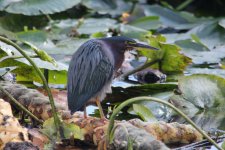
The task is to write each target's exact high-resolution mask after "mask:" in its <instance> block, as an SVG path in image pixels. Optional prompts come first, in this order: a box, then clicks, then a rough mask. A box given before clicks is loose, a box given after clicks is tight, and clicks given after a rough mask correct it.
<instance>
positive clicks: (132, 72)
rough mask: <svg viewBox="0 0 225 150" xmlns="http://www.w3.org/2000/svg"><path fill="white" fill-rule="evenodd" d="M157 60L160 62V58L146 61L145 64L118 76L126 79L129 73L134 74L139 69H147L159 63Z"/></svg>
mask: <svg viewBox="0 0 225 150" xmlns="http://www.w3.org/2000/svg"><path fill="white" fill-rule="evenodd" d="M157 62H159V60H158V59H157V60H154V61H150V62H147V63H145V64H144V65H142V66H139V67H137V68H135V69H133V70H131V71H129V72H127V73H124V74H122V75H121V76H119V77H118V78H124V79H126V78H127V77H128V76H129V75H132V74H134V73H136V72H138V71H141V70H143V69H146V68H148V67H149V66H151V65H154V64H155V63H157Z"/></svg>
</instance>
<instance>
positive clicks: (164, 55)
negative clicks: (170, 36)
mask: <svg viewBox="0 0 225 150" xmlns="http://www.w3.org/2000/svg"><path fill="white" fill-rule="evenodd" d="M147 40H149V43H150V45H152V46H155V47H157V48H159V49H160V50H158V51H146V50H142V51H141V52H142V54H143V55H144V56H146V57H147V58H148V59H149V61H155V60H159V61H160V63H159V64H155V65H153V66H151V67H153V68H157V69H161V70H162V71H163V72H164V73H167V74H174V73H181V72H183V71H184V69H185V68H186V66H187V65H188V64H189V63H190V62H191V59H190V58H189V57H187V56H185V55H183V54H181V52H180V51H181V48H180V47H178V46H176V45H174V44H167V43H166V39H165V37H163V36H161V35H158V36H150V37H148V39H147Z"/></svg>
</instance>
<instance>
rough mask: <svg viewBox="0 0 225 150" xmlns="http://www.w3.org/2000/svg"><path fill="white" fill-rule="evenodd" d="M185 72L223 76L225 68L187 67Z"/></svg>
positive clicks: (224, 76) (224, 75)
mask: <svg viewBox="0 0 225 150" xmlns="http://www.w3.org/2000/svg"><path fill="white" fill-rule="evenodd" d="M185 72H186V73H187V74H213V75H217V76H220V77H223V78H225V69H219V68H194V67H188V68H187V69H186V71H185Z"/></svg>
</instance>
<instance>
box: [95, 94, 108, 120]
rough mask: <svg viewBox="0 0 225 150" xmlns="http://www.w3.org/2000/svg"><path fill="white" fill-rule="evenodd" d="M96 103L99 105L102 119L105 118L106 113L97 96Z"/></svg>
mask: <svg viewBox="0 0 225 150" xmlns="http://www.w3.org/2000/svg"><path fill="white" fill-rule="evenodd" d="M96 104H97V106H98V109H99V112H100V116H101V119H106V118H105V115H104V113H103V110H102V105H101V102H100V100H99V99H98V98H96Z"/></svg>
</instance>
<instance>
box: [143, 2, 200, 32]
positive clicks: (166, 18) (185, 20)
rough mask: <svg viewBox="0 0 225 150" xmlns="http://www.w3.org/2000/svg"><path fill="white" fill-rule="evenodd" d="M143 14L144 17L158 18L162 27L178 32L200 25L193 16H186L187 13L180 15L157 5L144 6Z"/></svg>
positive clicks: (198, 20)
mask: <svg viewBox="0 0 225 150" xmlns="http://www.w3.org/2000/svg"><path fill="white" fill-rule="evenodd" d="M144 13H145V15H146V16H159V17H160V19H159V20H160V21H161V22H162V23H163V25H164V26H166V27H172V28H174V29H179V30H181V29H191V28H193V27H194V26H196V25H198V24H200V23H201V22H200V19H195V17H194V16H191V15H187V13H185V14H184V13H182V14H180V13H179V12H175V11H172V10H170V9H168V8H164V7H161V6H159V5H147V6H144Z"/></svg>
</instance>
